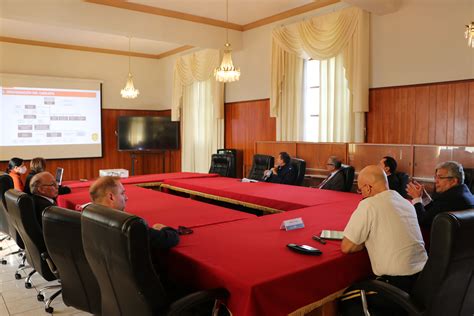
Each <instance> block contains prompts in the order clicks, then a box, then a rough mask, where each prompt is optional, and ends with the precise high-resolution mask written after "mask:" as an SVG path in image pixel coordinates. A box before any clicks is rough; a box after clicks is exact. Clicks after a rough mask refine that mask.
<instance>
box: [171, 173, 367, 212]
mask: <svg viewBox="0 0 474 316" xmlns="http://www.w3.org/2000/svg"><path fill="white" fill-rule="evenodd" d="M164 183H165V184H167V185H170V186H173V187H177V188H182V189H187V190H193V191H197V192H202V193H205V194H210V195H214V196H218V197H224V198H229V199H233V200H237V201H242V202H246V203H251V204H255V205H260V206H264V207H269V208H273V209H277V210H282V211H290V210H295V209H299V208H304V207H309V206H315V205H322V204H328V203H334V202H344V201H356V202H359V201H360V199H361V196H360V195H359V194H354V193H345V192H336V191H329V190H319V189H312V188H307V187H299V186H292V185H282V184H274V183H266V182H258V183H244V182H241V181H240V180H238V179H233V178H224V177H217V178H201V179H167V180H165V181H164Z"/></svg>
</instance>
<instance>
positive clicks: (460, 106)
mask: <svg viewBox="0 0 474 316" xmlns="http://www.w3.org/2000/svg"><path fill="white" fill-rule="evenodd" d="M468 87H469V84H468V83H466V82H460V83H456V84H455V88H454V90H455V109H454V121H455V122H456V124H455V125H454V144H455V145H464V144H467V132H468V129H467V122H468V115H469V113H468V112H469V109H468V97H469V94H468V93H469V89H468Z"/></svg>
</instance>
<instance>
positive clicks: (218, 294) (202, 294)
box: [166, 288, 229, 316]
mask: <svg viewBox="0 0 474 316" xmlns="http://www.w3.org/2000/svg"><path fill="white" fill-rule="evenodd" d="M228 296H229V292H228V291H227V290H226V289H223V288H218V289H211V290H204V291H198V292H194V293H191V294H189V295H186V296H185V297H183V298H180V299H179V300H177V301H174V302H173V303H172V304H171V305H170V307H169V308H168V311H167V313H166V315H167V316H179V315H183V314H186V313H184V312H185V311H186V310H187V309H189V308H192V307H196V306H198V305H201V304H204V303H208V302H209V303H211V302H213V301H215V300H223V299H226V298H227V297H228Z"/></svg>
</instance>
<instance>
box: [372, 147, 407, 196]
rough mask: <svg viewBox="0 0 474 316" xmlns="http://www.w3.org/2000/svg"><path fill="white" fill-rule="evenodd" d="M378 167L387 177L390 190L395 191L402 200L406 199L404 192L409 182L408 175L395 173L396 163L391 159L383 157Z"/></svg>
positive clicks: (405, 192)
mask: <svg viewBox="0 0 474 316" xmlns="http://www.w3.org/2000/svg"><path fill="white" fill-rule="evenodd" d="M379 166H380V168H382V169H383V171H385V174H386V175H387V180H388V186H389V188H390V190H394V191H397V192H398V193H400V195H401V196H403V197H404V198H408V195H407V190H406V187H407V184H408V180H409V179H408V175H407V174H406V173H403V172H397V161H396V160H395V159H394V158H393V157H390V156H385V157H383V158H382V160H380V162H379Z"/></svg>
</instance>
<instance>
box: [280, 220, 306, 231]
mask: <svg viewBox="0 0 474 316" xmlns="http://www.w3.org/2000/svg"><path fill="white" fill-rule="evenodd" d="M299 228H304V223H303V219H302V218H301V217H298V218H292V219H287V220H286V221H283V222H282V223H281V225H280V229H284V230H286V231H290V230H294V229H299Z"/></svg>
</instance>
